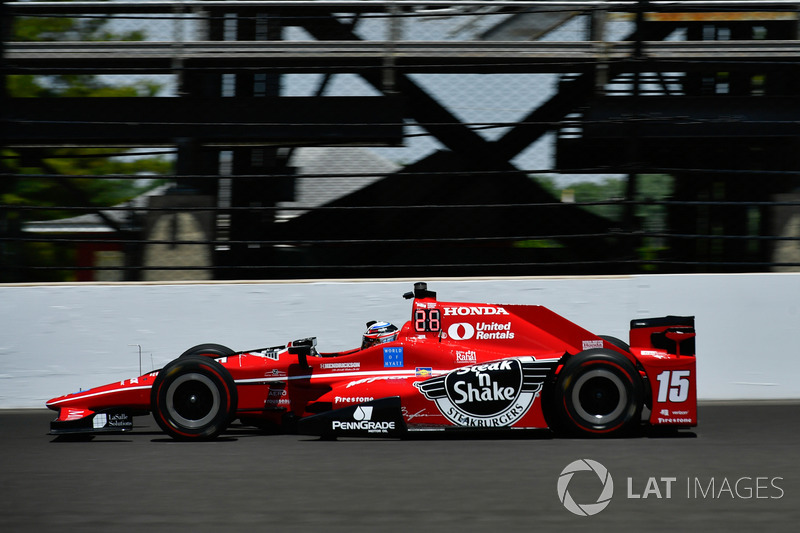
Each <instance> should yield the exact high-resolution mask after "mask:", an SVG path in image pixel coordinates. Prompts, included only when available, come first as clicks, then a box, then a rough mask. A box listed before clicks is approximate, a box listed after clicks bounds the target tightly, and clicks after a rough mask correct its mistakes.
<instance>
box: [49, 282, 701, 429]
mask: <svg viewBox="0 0 800 533" xmlns="http://www.w3.org/2000/svg"><path fill="white" fill-rule="evenodd" d="M406 296H409V295H406ZM414 296H415V298H414V302H413V306H412V316H411V320H410V321H408V322H406V323H405V324H404V325H403V326H402V328H401V329H400V332H399V335H398V338H397V339H396V340H395V341H392V342H389V343H386V344H380V345H377V346H373V347H370V348H366V349H363V350H358V349H357V350H352V351H349V352H343V353H337V354H318V353H317V352H316V351H314V349H313V346H307V347H306V349H303V348H302V347H301V348H293V347H292V345H293V343H289V344H288V345H286V346H282V347H276V348H267V349H259V350H252V351H247V352H241V353H236V354H235V355H232V356H227V357H217V358H216V360H217V361H218V362H219V363H220V364H221V365H222V366H223V367H224V368H225V369H226V370H227V372H229V373H230V376H231V377H232V378H233V381H234V382H235V384H236V392H237V396H238V399H237V401H236V405H235V413H236V418H239V419H241V421H242V422H244V423H247V424H253V425H265V426H266V425H277V426H281V425H284V426H286V425H287V424H288V422H289V421H291V422H292V423H294V425H295V427H296V422H297V421H300V420H305V419H313V418H314V417H320V416H322V415H324V416H325V417H327V418H326V419H325V420H326V422H325V424H327V425H326V426H325V427H326V428H327V429H328V430H330V429H331V428H332V427H335V428H338V429H342V430H348V429H350V430H359V429H368V430H369V431H368V433H373V434H374V433H378V434H386V433H387V432H386V431H381V429H385V428H386V427H389V426H386V425H385V424H384V426H381V425H380V424H377V425H376V424H373V425H372V426H369V425H365V424H364V423H361V422H359V421H362V422H363V419H364V416H363V413H362V416H360V418H359V416H357V415H355V414H354V409H352V408H354V407H355V408H356V409H357V408H358V406H364V405H373V404H374V402H375V401H377V400H381V399H384V398H393V399H399V403H395V404H393V405H396V406H398V407H399V414H401V415H402V420H401V421H399V424H400V425H401V426H403V427H402V429H403V431H404V432H405V431H414V430H430V429H436V428H455V427H465V428H547V427H551V426H554V425H555V424H554V421H553V420H552V419H553V418H556V417H557V416H558V415H557V414H555V413H556V412H558V411H559V409H558V408H559V406H560V405H559V403H560V402H561V403H565V402H566V403H568V402H569V401H571V399H572V400H576V399H577V400H579V397H578V396H577V393H575V394H576V395H575V396H574V397H571V396H569V394H568V393H559V391H558V388H559V386H561V385H557V384H558V383H560V382H564V383H565V384H564V385H563V388H564V390H569V389H567V388H566V387H568V386H569V381H570V380H569V379H565V378H564V377H562V379H559V373H560V372H561V371H562V369H563V368H564V367H565V364H566V363H567V361H568V360H569V358H570V357H572V356H574V355H575V354H580V353H582V352H587V351H589V352H592V351H594V352H597V351H598V349H600V350H599V351H601V352H603V353H610V354H611V356H612V357H616V358H617V359H619V358H620V357H622V358H624V359H626V360H628V361H629V362H630V364H631V365H632V366H631V368H635V369H636V373H638V376H634V379H637V378H638V379H640V380H641V383H640V384H639V383H637V384H636V385H637V387H640V389H641V390H642V391H643V395H642V398H641V400H642V403H643V405H642V406H641V408H640V409H639V410H638V411H637V413H638V416H639V418H640V419H641V422H642V423H649V424H650V425H658V426H674V427H688V426H694V425H696V424H697V409H696V379H695V378H696V374H695V354H694V329H693V325H694V324H693V319H692V318H691V317H688V318H687V317H662V318H656V319H643V320H634V321H632V323H631V328H632V329H631V337H630V349H629V350H628V349H626V348H627V347H626V346H624V343H620V342H619V341H616V340H613V339H612V340H611V341H609V340H608V338H606V339H604V338H601V337H600V336H598V335H595V334H593V333H591V332H589V331H587V330H585V329H583V328H581V327H580V326H578V325H576V324H574V323H573V322H570V321H569V320H567V319H565V318H563V317H561V316H559V315H558V314H556V313H554V312H553V311H550V310H549V309H547V308H545V307H542V306H538V305H496V304H484V303H478V304H472V303H453V302H440V301H438V300H437V299H436V295H435V293H433V292H430V291H427V287H426V286H425V285H424V284H417V286H416V291H415V293H414ZM294 344H301V345H302V344H303V343H298V342H297V341H296V342H295V343H294ZM305 344H306V345H307V344H309V343H305ZM622 362H623V363H624V361H622ZM618 366H619V365H618ZM623 366H625V367H626V368H627V367H628V365H627V364H625V365H623ZM157 375H158V372H152V373H149V374H145V375H142V376H139V377H135V378H131V379H125V380H123V381H119V382H115V383H111V384H109V385H105V386H102V387H97V388H94V389H91V390H86V391H81V392H77V393H72V394H68V395H66V396H60V397H58V398H53V399H52V400H50V401H48V402H47V407H49V408H50V409H54V410H57V411H59V416H58V418H57V419H56V420H55V421H54V422H53V423H52V426H51V433H53V434H59V433H94V432H103V431H124V430H129V429H131V428H132V422H131V419H132V416H133V415H135V414H143V413H146V412H150V411H152V410H154V408H153V406H154V404H153V402H154V399H153V398H152V395H151V388H152V385H153V382H154V381H155V379H156V377H157ZM563 397H566V398H567V399H566V400H565V399H564V398H563ZM543 400H544V401H543ZM548 402H549V403H548ZM347 408H351V409H347ZM648 408H649V416H648V415H647V413H648ZM368 412H369V413H371V410H370V411H368ZM336 413H344V414H343V415H342V416H341V417H339V420H345V422H339V423H335V422H334V423H333V424H334V426H331V422H330V420H336V419H337V418H336ZM642 413H644V414H642ZM354 417H355V418H354ZM367 419H368V418H367ZM348 420H349V421H352V422H346V421H348ZM90 421H91V422H90ZM639 422H640V421H637V423H639ZM391 427H392V428H395V426H394V424H392V425H391ZM398 429H399V428H398ZM606 429H608V432H611V431H612V430H615V429H617V428H616V427H610V428H605V427H603V428H602V429H601V430H597V431H592V430H589V432H590V433H591V432H594V433H604V432H606ZM311 433H324V431H311ZM389 433H392V434H393V432H389Z"/></svg>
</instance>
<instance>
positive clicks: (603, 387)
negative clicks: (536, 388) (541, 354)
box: [555, 348, 643, 436]
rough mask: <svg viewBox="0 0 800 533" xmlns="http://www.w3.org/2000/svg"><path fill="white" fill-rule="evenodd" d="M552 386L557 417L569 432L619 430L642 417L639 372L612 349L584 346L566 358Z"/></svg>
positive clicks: (627, 427) (641, 392)
mask: <svg viewBox="0 0 800 533" xmlns="http://www.w3.org/2000/svg"><path fill="white" fill-rule="evenodd" d="M555 389H556V390H555V392H556V394H557V396H558V397H557V402H556V411H557V416H558V419H559V421H560V422H561V425H562V426H563V427H564V428H566V429H567V430H568V431H570V432H571V433H577V434H581V435H592V436H602V435H611V434H618V433H621V432H623V431H625V430H627V429H630V428H631V427H632V426H633V425H634V424H635V423H636V422H637V421H638V420H639V418H640V417H641V412H642V400H643V385H642V379H641V376H640V375H639V372H638V371H637V370H636V367H634V365H633V363H631V361H630V360H629V359H628V358H626V357H625V356H623V355H622V354H619V353H616V352H613V351H611V350H606V349H603V348H598V349H593V350H586V351H584V352H581V353H578V354H576V355H574V356H572V357H571V358H569V360H567V362H566V364H565V365H564V368H563V369H562V370H561V372H560V374H559V376H558V379H557V380H556V386H555Z"/></svg>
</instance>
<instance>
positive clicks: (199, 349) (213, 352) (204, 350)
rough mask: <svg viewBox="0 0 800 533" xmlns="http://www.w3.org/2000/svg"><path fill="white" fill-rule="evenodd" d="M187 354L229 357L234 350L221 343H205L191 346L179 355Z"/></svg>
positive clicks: (233, 353)
mask: <svg viewBox="0 0 800 533" xmlns="http://www.w3.org/2000/svg"><path fill="white" fill-rule="evenodd" d="M188 355H203V356H205V357H213V358H216V357H230V356H232V355H236V352H234V351H233V350H231V349H230V348H228V347H227V346H223V345H222V344H214V343H206V344H198V345H197V346H192V347H191V348H189V349H188V350H186V351H185V352H183V353H182V354H181V355H180V356H179V357H186V356H188Z"/></svg>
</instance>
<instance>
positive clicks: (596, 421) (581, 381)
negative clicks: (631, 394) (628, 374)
mask: <svg viewBox="0 0 800 533" xmlns="http://www.w3.org/2000/svg"><path fill="white" fill-rule="evenodd" d="M571 396H572V405H573V408H574V410H575V412H576V414H577V415H578V417H580V419H581V420H583V421H584V422H586V423H588V424H589V425H592V426H595V427H602V426H606V425H609V424H613V423H614V422H616V421H617V420H619V419H620V417H621V416H623V415H624V413H625V408H626V406H627V404H628V390H627V387H626V386H625V383H624V382H623V381H622V379H621V378H620V377H619V376H618V375H616V374H615V373H613V372H610V371H608V370H606V369H595V370H590V371H588V372H586V373H584V374H582V375H581V376H579V377H578V379H577V380H576V381H575V385H574V386H573V389H572V395H571Z"/></svg>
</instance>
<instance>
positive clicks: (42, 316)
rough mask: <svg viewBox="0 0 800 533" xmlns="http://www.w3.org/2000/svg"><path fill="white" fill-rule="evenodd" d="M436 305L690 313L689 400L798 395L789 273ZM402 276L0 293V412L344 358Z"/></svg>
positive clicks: (796, 281)
mask: <svg viewBox="0 0 800 533" xmlns="http://www.w3.org/2000/svg"><path fill="white" fill-rule="evenodd" d="M425 281H428V285H429V289H431V290H434V291H436V292H437V293H438V297H439V299H440V300H444V301H466V302H491V303H520V304H541V305H545V306H547V307H549V308H551V309H553V310H554V311H556V312H558V313H560V314H562V315H564V316H565V317H567V318H569V319H570V320H572V321H574V322H576V323H578V324H580V325H581V326H583V327H585V328H586V329H589V330H590V331H593V332H595V333H598V334H607V335H614V336H616V337H620V338H622V339H625V340H627V338H628V327H629V323H630V320H631V319H633V318H642V317H648V316H662V315H667V314H673V315H694V316H695V317H696V329H697V366H698V389H699V394H698V395H699V397H700V399H705V400H709V399H787V398H793V399H797V398H800V354H798V353H797V352H798V348H797V337H798V320H800V311H799V310H798V308H799V307H800V303H799V302H798V297H799V296H800V275H799V274H751V275H674V276H673V275H664V276H621V277H601V278H524V279H504V280H488V279H486V280H484V279H474V280H425ZM412 285H413V280H404V281H397V280H387V281H353V282H348V281H345V282H330V281H320V282H291V283H286V282H274V283H269V282H264V283H207V284H175V285H149V284H110V285H94V284H76V285H38V286H16V285H2V286H0V408H20V407H23V408H24V407H42V406H43V405H44V402H45V400H47V399H49V398H52V397H55V396H59V395H61V394H66V393H68V392H74V391H77V390H79V389H86V388H90V387H93V386H97V385H101V384H105V383H109V382H112V381H116V380H121V379H123V378H127V377H133V376H135V375H138V372H139V356H138V350H139V349H138V348H137V347H136V346H131V345H134V344H138V345H140V346H141V349H142V370H143V371H149V370H152V369H154V368H160V367H161V366H163V365H164V363H166V362H167V361H169V360H171V359H173V358H174V357H176V356H178V355H179V354H180V353H181V352H183V351H184V350H185V349H186V348H189V347H191V346H194V345H195V344H200V343H204V342H216V343H220V344H224V345H227V346H230V347H231V348H233V349H236V350H244V349H254V348H261V347H267V346H273V345H276V344H283V343H285V342H286V341H289V340H292V339H295V338H300V337H307V336H317V337H318V347H319V349H320V350H321V351H335V350H341V349H347V348H353V347H356V346H358V344H359V343H360V337H361V333H362V330H363V327H364V323H365V322H366V321H368V320H374V319H379V320H389V321H392V322H395V323H397V324H401V323H403V322H405V321H406V320H408V319H409V318H410V314H411V311H410V310H411V305H410V301H408V300H404V299H403V298H402V297H401V296H402V294H403V293H404V292H407V291H409V290H411V289H412Z"/></svg>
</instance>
